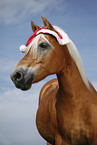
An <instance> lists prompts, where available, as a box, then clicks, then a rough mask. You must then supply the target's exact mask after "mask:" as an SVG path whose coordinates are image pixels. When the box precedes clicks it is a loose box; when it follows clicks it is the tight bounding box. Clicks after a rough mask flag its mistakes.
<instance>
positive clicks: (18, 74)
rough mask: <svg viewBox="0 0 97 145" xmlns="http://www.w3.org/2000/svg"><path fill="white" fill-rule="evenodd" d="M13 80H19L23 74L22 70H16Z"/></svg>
mask: <svg viewBox="0 0 97 145" xmlns="http://www.w3.org/2000/svg"><path fill="white" fill-rule="evenodd" d="M14 78H15V80H17V81H21V80H22V79H23V74H22V72H16V74H15V75H14Z"/></svg>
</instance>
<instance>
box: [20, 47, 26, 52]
mask: <svg viewBox="0 0 97 145" xmlns="http://www.w3.org/2000/svg"><path fill="white" fill-rule="evenodd" d="M20 51H21V52H23V53H25V52H26V51H27V47H26V46H25V45H21V46H20Z"/></svg>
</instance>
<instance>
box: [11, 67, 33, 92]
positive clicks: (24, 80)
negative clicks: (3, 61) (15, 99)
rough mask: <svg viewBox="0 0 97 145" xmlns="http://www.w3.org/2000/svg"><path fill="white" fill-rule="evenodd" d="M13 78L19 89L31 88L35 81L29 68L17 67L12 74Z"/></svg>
mask: <svg viewBox="0 0 97 145" xmlns="http://www.w3.org/2000/svg"><path fill="white" fill-rule="evenodd" d="M10 78H11V80H12V81H13V83H14V84H15V86H16V87H17V88H18V89H21V90H25V91H26V90H29V89H30V88H31V85H32V82H33V78H34V77H33V73H32V72H31V71H29V69H27V68H25V69H24V68H17V69H15V70H14V71H13V72H12V73H11V75H10Z"/></svg>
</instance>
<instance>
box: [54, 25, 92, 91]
mask: <svg viewBox="0 0 97 145" xmlns="http://www.w3.org/2000/svg"><path fill="white" fill-rule="evenodd" d="M54 28H55V29H57V30H59V31H61V32H62V35H64V34H66V33H65V32H64V31H63V30H62V29H61V28H59V27H58V26H54ZM66 45H67V48H68V51H69V53H70V55H71V57H72V58H73V60H74V62H75V64H76V66H77V68H78V70H79V73H80V75H81V77H82V80H83V82H84V83H85V85H86V86H87V88H88V89H90V86H89V81H88V79H87V76H86V73H85V71H84V67H83V63H82V59H81V57H80V55H79V52H78V50H77V48H76V46H75V45H74V43H73V42H72V41H71V40H70V42H69V43H67V44H66Z"/></svg>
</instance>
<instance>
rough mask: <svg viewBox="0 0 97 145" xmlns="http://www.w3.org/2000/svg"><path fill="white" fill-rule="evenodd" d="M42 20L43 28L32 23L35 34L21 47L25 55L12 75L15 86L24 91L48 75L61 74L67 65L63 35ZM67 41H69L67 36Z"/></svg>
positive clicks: (45, 20) (43, 18)
mask: <svg viewBox="0 0 97 145" xmlns="http://www.w3.org/2000/svg"><path fill="white" fill-rule="evenodd" d="M42 20H43V24H44V27H42V28H39V27H38V26H37V25H36V24H35V23H34V22H31V26H32V30H33V32H34V33H33V35H31V37H30V38H29V39H28V41H27V43H26V45H25V46H24V45H22V46H21V47H20V50H21V51H23V52H25V55H24V57H23V58H22V59H21V60H20V61H19V63H18V64H17V66H16V67H15V69H14V70H13V72H12V73H11V75H10V76H11V79H12V81H13V82H14V84H15V86H16V87H17V88H19V89H22V90H28V89H30V87H31V85H32V83H36V82H38V81H40V80H42V79H43V78H45V77H46V76H48V75H51V74H57V73H59V72H60V71H61V70H62V68H63V67H64V64H65V59H63V57H64V51H63V45H64V43H63V42H62V41H63V39H62V36H61V34H60V33H59V32H58V31H57V27H56V29H55V27H53V26H52V25H51V24H50V23H49V22H48V20H47V19H46V18H45V17H42ZM59 31H61V30H59ZM66 39H67V40H66V41H69V39H68V37H67V36H66ZM64 42H65V41H64ZM62 43H63V44H62Z"/></svg>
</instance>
